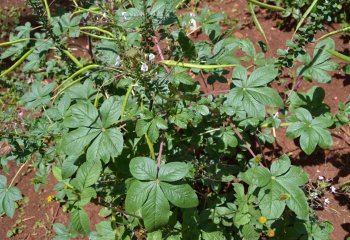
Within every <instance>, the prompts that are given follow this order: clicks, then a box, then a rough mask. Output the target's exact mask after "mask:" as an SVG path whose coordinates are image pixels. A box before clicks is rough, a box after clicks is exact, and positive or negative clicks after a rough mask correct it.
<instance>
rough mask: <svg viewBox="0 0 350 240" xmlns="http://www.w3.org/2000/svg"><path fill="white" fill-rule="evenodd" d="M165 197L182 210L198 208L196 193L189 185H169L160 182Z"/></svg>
mask: <svg viewBox="0 0 350 240" xmlns="http://www.w3.org/2000/svg"><path fill="white" fill-rule="evenodd" d="M160 187H161V189H162V190H163V193H164V195H165V197H166V198H167V199H168V200H169V201H170V202H171V203H172V204H174V205H175V206H177V207H180V208H193V207H197V206H198V198H197V195H196V192H195V191H194V190H193V189H192V188H191V186H190V185H188V184H174V185H173V184H169V183H166V182H160Z"/></svg>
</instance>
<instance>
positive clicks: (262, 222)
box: [259, 216, 267, 224]
mask: <svg viewBox="0 0 350 240" xmlns="http://www.w3.org/2000/svg"><path fill="white" fill-rule="evenodd" d="M266 221H267V219H266V217H264V216H261V217H259V222H260V223H261V224H265V223H266Z"/></svg>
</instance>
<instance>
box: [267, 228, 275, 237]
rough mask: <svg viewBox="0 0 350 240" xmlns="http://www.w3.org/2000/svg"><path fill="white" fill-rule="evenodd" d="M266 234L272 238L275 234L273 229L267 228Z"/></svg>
mask: <svg viewBox="0 0 350 240" xmlns="http://www.w3.org/2000/svg"><path fill="white" fill-rule="evenodd" d="M267 236H268V237H270V238H272V237H274V236H275V229H269V230H267Z"/></svg>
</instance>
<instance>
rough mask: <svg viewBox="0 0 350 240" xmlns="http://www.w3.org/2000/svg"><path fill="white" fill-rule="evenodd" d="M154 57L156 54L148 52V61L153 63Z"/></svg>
mask: <svg viewBox="0 0 350 240" xmlns="http://www.w3.org/2000/svg"><path fill="white" fill-rule="evenodd" d="M155 58H156V56H155V55H154V54H153V53H150V54H149V55H148V60H149V62H150V63H154V59H155Z"/></svg>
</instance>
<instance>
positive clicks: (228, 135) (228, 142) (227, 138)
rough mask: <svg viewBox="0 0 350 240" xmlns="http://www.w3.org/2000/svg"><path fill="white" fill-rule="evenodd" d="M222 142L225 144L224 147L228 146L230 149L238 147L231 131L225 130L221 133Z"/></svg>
mask: <svg viewBox="0 0 350 240" xmlns="http://www.w3.org/2000/svg"><path fill="white" fill-rule="evenodd" d="M221 137H222V141H223V142H224V144H225V147H227V146H230V147H237V145H238V140H237V138H236V136H235V133H234V132H233V131H231V130H226V131H225V132H223V133H222V136H221Z"/></svg>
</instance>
